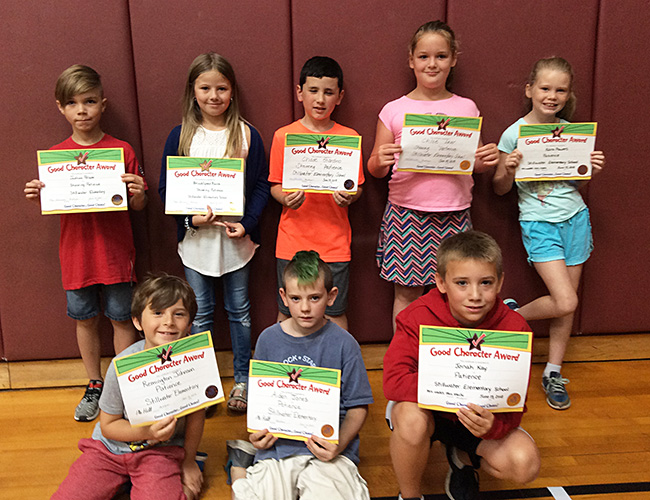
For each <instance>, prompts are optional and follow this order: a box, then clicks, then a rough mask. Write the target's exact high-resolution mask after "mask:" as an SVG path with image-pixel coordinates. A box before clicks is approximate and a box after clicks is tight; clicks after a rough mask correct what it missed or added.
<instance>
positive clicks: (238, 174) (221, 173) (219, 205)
mask: <svg viewBox="0 0 650 500" xmlns="http://www.w3.org/2000/svg"><path fill="white" fill-rule="evenodd" d="M208 205H210V208H211V209H212V212H213V213H215V214H218V215H244V160H242V159H241V158H195V157H192V156H168V157H167V191H166V195H165V213H166V214H204V213H205V212H206V210H207V208H208Z"/></svg>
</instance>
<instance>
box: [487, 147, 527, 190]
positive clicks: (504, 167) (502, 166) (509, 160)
mask: <svg viewBox="0 0 650 500" xmlns="http://www.w3.org/2000/svg"><path fill="white" fill-rule="evenodd" d="M521 158H522V156H521V152H520V151H519V150H518V149H515V150H514V151H513V152H512V153H510V154H508V153H504V152H503V151H501V152H500V153H499V164H498V165H497V171H496V173H495V174H494V177H493V178H492V187H493V188H494V192H495V193H496V194H498V195H504V194H506V193H507V192H508V191H510V189H512V183H513V182H514V180H515V173H516V172H517V167H519V162H520V161H521Z"/></svg>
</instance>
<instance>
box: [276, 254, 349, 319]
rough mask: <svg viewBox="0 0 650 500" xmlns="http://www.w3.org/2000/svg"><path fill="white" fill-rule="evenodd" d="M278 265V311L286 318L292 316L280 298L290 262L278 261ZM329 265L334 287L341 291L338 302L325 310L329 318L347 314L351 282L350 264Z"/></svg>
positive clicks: (337, 263) (331, 263)
mask: <svg viewBox="0 0 650 500" xmlns="http://www.w3.org/2000/svg"><path fill="white" fill-rule="evenodd" d="M276 260H277V265H276V270H277V277H278V293H277V297H276V299H277V302H278V309H280V312H281V313H282V314H284V315H285V316H291V314H289V308H288V307H287V306H285V305H284V302H282V297H280V287H281V286H282V274H283V273H284V268H285V267H287V264H289V261H288V260H285V259H276ZM327 265H328V266H329V267H330V271H332V281H333V282H334V286H335V287H336V288H338V289H339V293H338V295H337V296H336V300H335V301H334V304H332V306H331V307H328V308H327V309H325V314H327V315H328V316H341V315H342V314H345V310H346V309H347V307H348V283H349V281H350V263H349V262H328V263H327Z"/></svg>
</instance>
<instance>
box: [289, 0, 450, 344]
mask: <svg viewBox="0 0 650 500" xmlns="http://www.w3.org/2000/svg"><path fill="white" fill-rule="evenodd" d="M291 5H292V10H291V12H292V42H293V60H294V63H293V80H292V81H293V83H294V88H295V85H296V84H297V83H298V75H299V72H300V68H301V67H302V65H303V63H304V62H305V61H306V60H307V59H309V58H310V57H312V56H315V55H325V56H330V57H333V58H334V59H336V60H337V61H338V62H339V64H340V65H341V68H342V69H343V79H344V87H345V97H344V99H343V102H342V103H341V105H340V106H339V108H338V109H337V110H336V111H335V112H334V114H333V118H334V120H336V121H337V122H340V123H341V124H343V125H346V126H348V127H352V128H354V129H355V130H356V131H357V132H359V134H361V136H362V137H363V138H362V147H363V156H364V163H367V161H368V157H369V156H370V151H371V150H372V146H373V143H374V139H375V129H376V126H377V116H378V115H379V111H381V108H382V107H383V106H384V104H386V103H387V102H389V101H392V100H394V99H397V98H399V97H400V96H402V95H404V94H406V93H408V92H410V91H411V90H412V89H413V88H414V86H415V81H414V78H413V72H412V71H411V70H410V69H409V67H408V43H409V41H410V39H411V36H412V35H413V33H414V32H415V30H416V29H417V28H418V26H420V25H421V24H423V23H425V22H426V21H430V20H435V19H443V18H444V15H445V10H444V9H445V2H444V1H434V2H432V1H425V0H417V1H413V2H406V3H404V4H402V5H400V6H399V9H398V10H396V7H395V3H394V2H391V1H388V0H380V1H377V2H372V3H355V2H338V4H335V5H334V6H332V5H331V4H330V8H331V9H334V12H336V15H335V17H334V19H336V21H332V20H328V21H323V19H322V16H314V4H313V2H310V1H307V0H300V1H293V2H291ZM337 8H338V9H339V11H337ZM398 11H399V15H397V12H398ZM393 14H395V15H393ZM294 94H295V92H294ZM294 109H295V114H296V118H300V117H302V116H303V114H304V110H303V108H302V105H301V104H300V103H299V102H298V101H297V100H296V99H295V97H294ZM365 176H366V183H365V185H364V186H363V188H364V189H363V194H362V196H361V198H360V199H359V201H357V202H356V203H355V204H354V205H352V206H351V207H350V211H349V214H350V220H351V224H352V263H351V267H350V293H349V305H348V318H349V323H350V331H351V332H352V334H353V335H354V336H355V337H356V338H357V340H359V341H360V342H379V341H388V340H390V338H391V337H392V327H391V311H392V305H393V286H392V284H390V283H388V282H386V281H384V280H382V279H381V278H379V270H378V268H377V265H376V263H375V250H376V248H377V235H378V234H379V224H380V222H381V218H382V214H383V211H384V206H385V204H386V199H387V181H386V179H375V178H374V177H372V176H371V175H370V174H368V172H367V171H366V173H365Z"/></svg>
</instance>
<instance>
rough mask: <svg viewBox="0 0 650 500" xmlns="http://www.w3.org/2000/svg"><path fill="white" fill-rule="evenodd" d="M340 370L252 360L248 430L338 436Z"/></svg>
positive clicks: (296, 435)
mask: <svg viewBox="0 0 650 500" xmlns="http://www.w3.org/2000/svg"><path fill="white" fill-rule="evenodd" d="M340 397H341V370H334V369H332V368H318V367H315V366H304V365H291V364H287V363H275V362H271V361H259V360H252V361H251V364H250V371H249V375H248V410H247V415H248V416H247V422H248V431H249V432H256V431H259V430H262V429H268V430H269V432H270V433H271V434H273V435H274V436H278V437H282V438H287V439H295V440H299V441H306V440H307V439H309V437H310V436H312V435H314V436H318V437H322V438H324V439H327V440H328V441H330V442H332V443H338V440H339V405H340Z"/></svg>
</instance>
